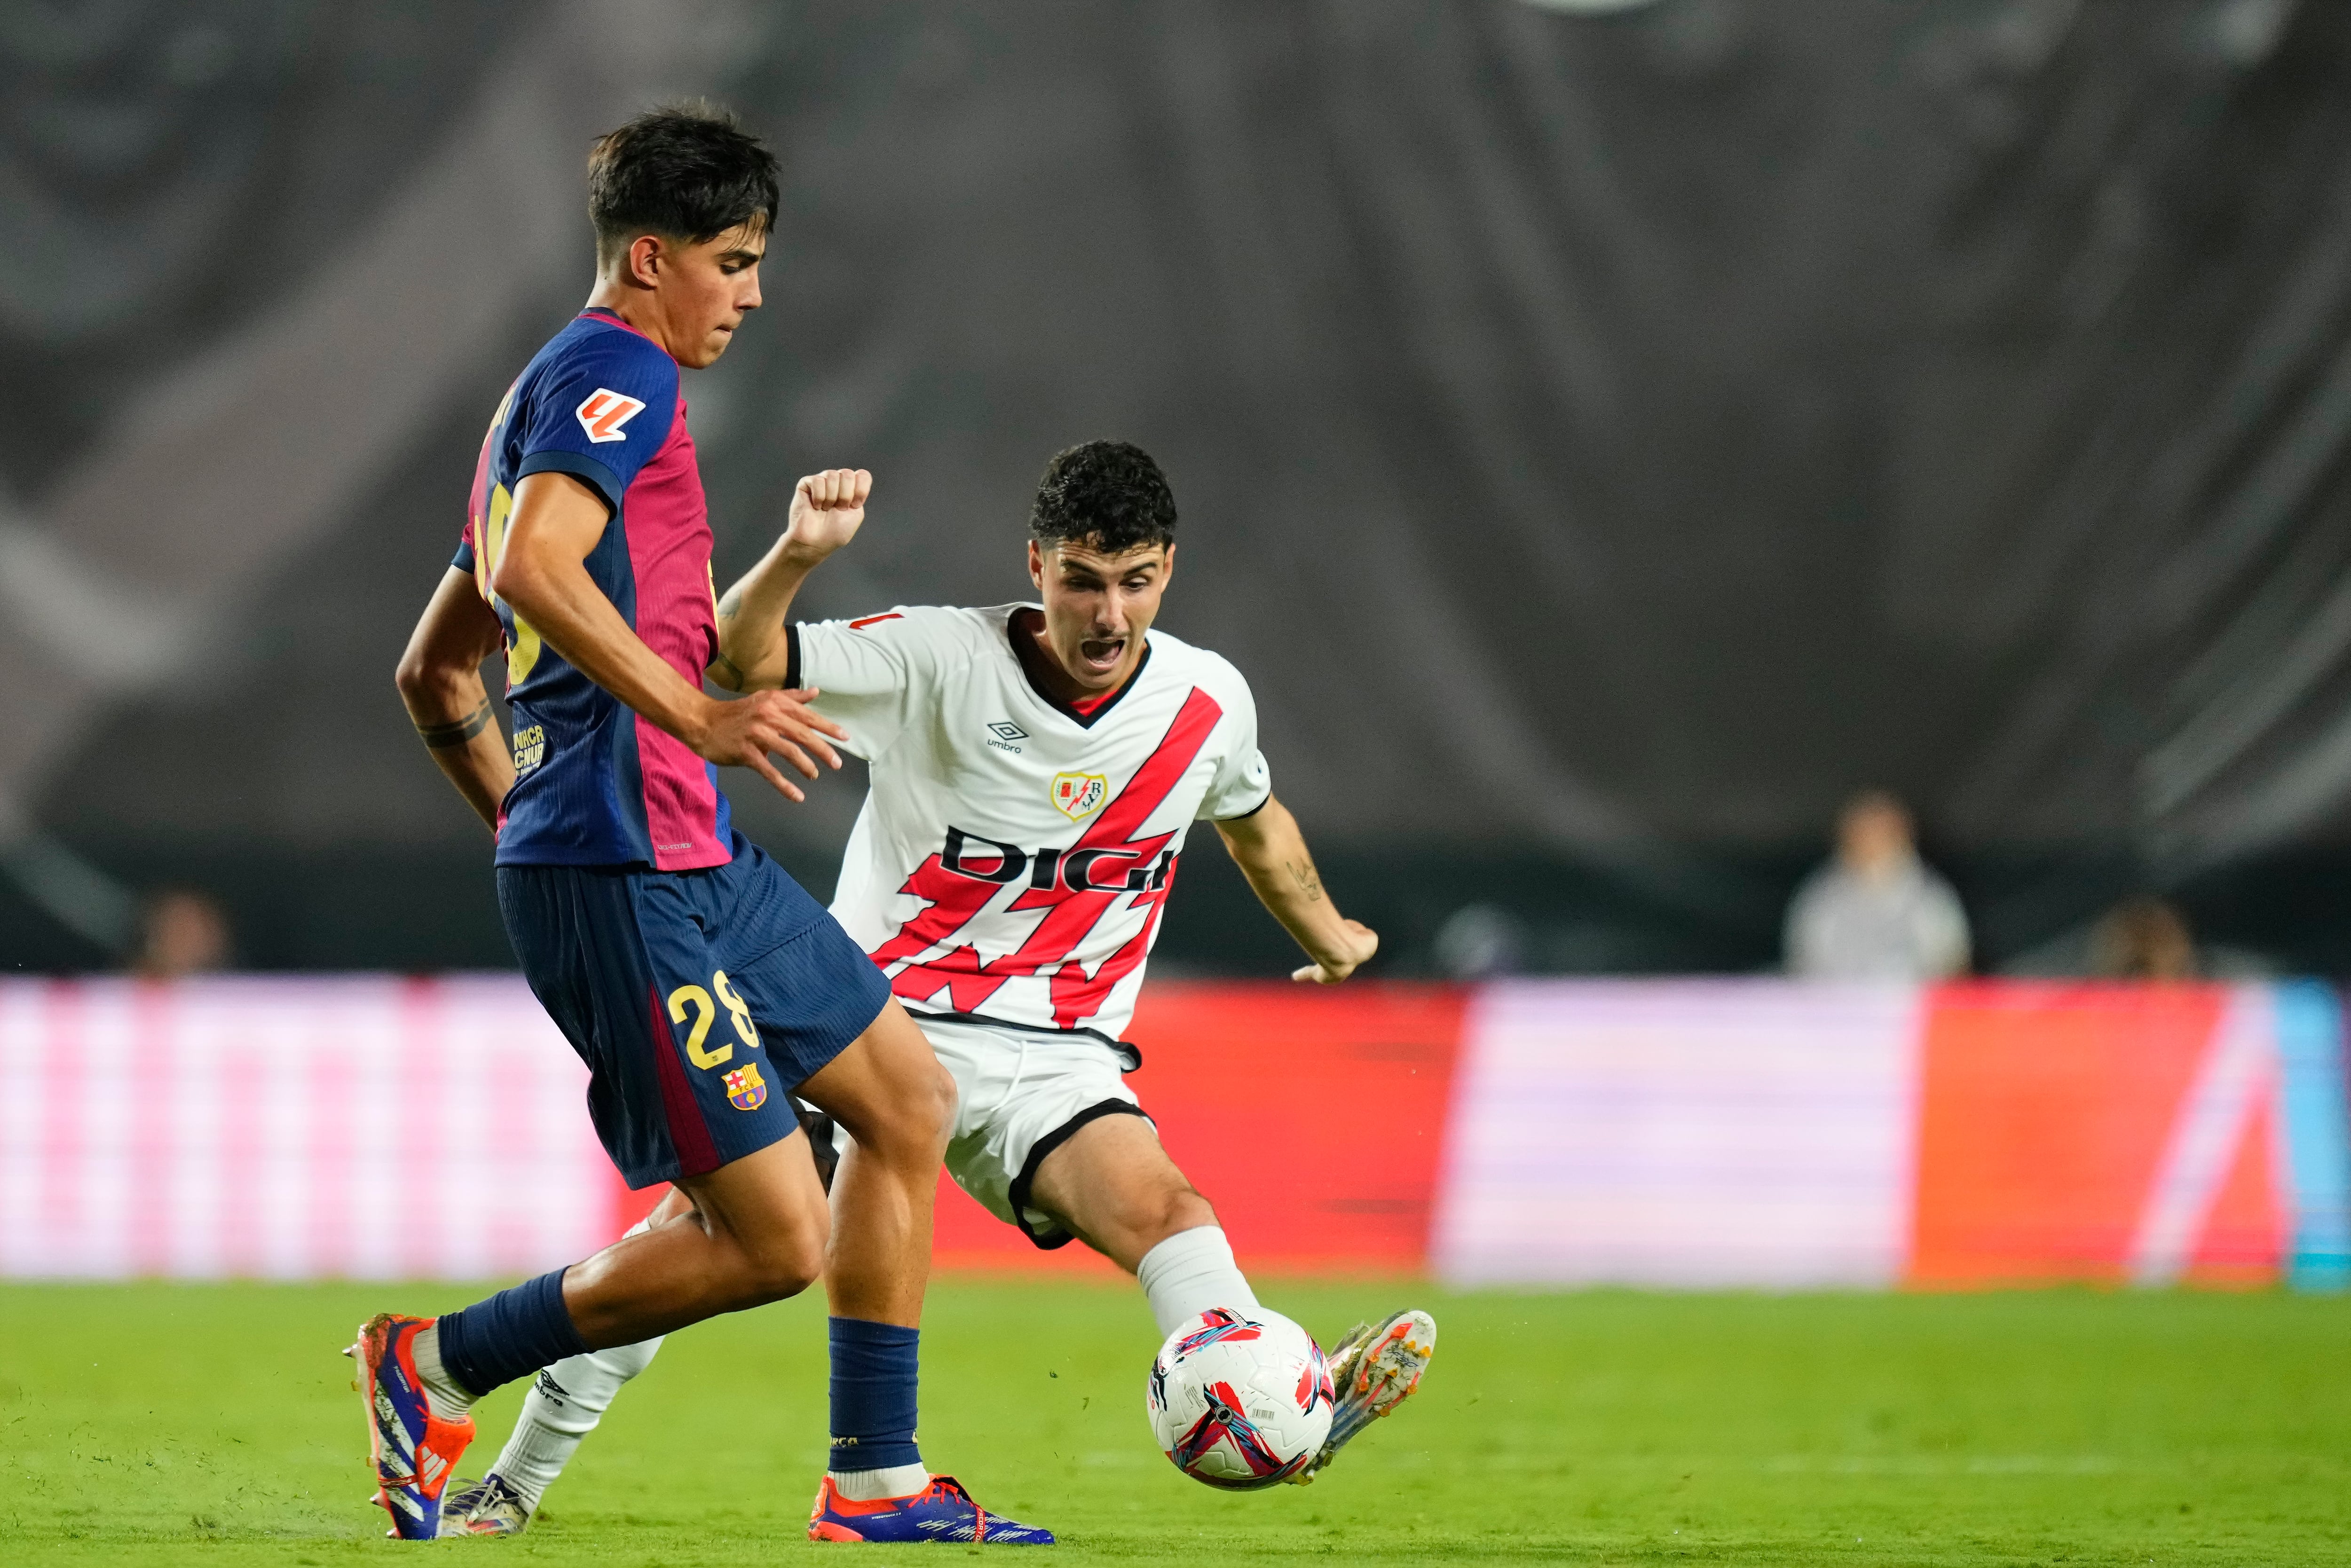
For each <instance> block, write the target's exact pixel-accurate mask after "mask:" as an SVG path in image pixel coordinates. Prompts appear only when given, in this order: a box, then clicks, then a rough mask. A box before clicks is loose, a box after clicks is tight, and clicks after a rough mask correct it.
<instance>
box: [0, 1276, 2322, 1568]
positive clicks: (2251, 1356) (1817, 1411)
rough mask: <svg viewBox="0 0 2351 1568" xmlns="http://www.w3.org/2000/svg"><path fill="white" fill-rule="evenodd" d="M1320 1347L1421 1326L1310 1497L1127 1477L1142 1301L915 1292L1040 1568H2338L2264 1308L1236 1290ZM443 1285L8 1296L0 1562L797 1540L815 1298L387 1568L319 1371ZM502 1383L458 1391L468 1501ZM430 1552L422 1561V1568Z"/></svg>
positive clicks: (2285, 1319) (703, 1549) (374, 1516)
mask: <svg viewBox="0 0 2351 1568" xmlns="http://www.w3.org/2000/svg"><path fill="white" fill-rule="evenodd" d="M1265 1283H1266V1284H1267V1286H1268V1289H1267V1291H1266V1295H1267V1297H1268V1300H1269V1301H1270V1303H1271V1304H1274V1305H1277V1306H1279V1307H1280V1308H1282V1309H1283V1310H1284V1311H1287V1312H1290V1313H1291V1314H1292V1315H1293V1316H1296V1317H1298V1318H1300V1319H1301V1321H1303V1322H1306V1323H1307V1324H1308V1325H1309V1326H1310V1327H1312V1328H1314V1329H1316V1330H1317V1331H1318V1332H1320V1333H1324V1334H1326V1335H1328V1334H1330V1333H1333V1332H1334V1331H1336V1330H1338V1329H1342V1328H1344V1327H1345V1326H1346V1324H1347V1323H1348V1322H1353V1320H1354V1318H1355V1317H1356V1316H1358V1315H1362V1314H1365V1313H1368V1312H1374V1311H1377V1310H1381V1309H1384V1308H1385V1307H1388V1306H1391V1305H1395V1304H1400V1303H1401V1302H1402V1301H1404V1300H1405V1299H1407V1298H1418V1299H1422V1300H1424V1301H1426V1302H1427V1303H1428V1304H1429V1305H1430V1306H1432V1308H1433V1309H1434V1310H1435V1311H1436V1312H1437V1316H1438V1320H1439V1322H1440V1325H1441V1330H1442V1338H1441V1343H1440V1346H1439V1350H1438V1354H1437V1361H1436V1364H1435V1366H1434V1368H1433V1370H1432V1371H1431V1372H1430V1374H1429V1377H1428V1380H1427V1382H1426V1385H1424V1387H1423V1389H1422V1391H1421V1393H1420V1395H1419V1396H1417V1397H1416V1399H1414V1400H1413V1402H1412V1403H1411V1404H1410V1405H1408V1406H1405V1409H1404V1410H1403V1412H1401V1413H1400V1414H1399V1415H1398V1416H1396V1417H1395V1419H1393V1420H1391V1421H1387V1422H1384V1423H1382V1424H1381V1425H1380V1426H1378V1427H1374V1429H1373V1430H1372V1431H1371V1432H1369V1433H1367V1434H1366V1435H1365V1436H1364V1437H1363V1438H1362V1439H1361V1440H1360V1441H1359V1442H1358V1443H1357V1444H1356V1445H1355V1446H1354V1447H1353V1448H1351V1449H1350V1450H1349V1451H1348V1452H1347V1454H1346V1455H1345V1456H1344V1457H1343V1458H1342V1459H1341V1460H1340V1461H1339V1462H1338V1463H1337V1464H1336V1465H1335V1466H1333V1467H1332V1469H1331V1470H1330V1472H1329V1473H1328V1474H1327V1475H1326V1476H1325V1477H1324V1478H1323V1479H1322V1480H1321V1481H1320V1482H1319V1483H1318V1484H1316V1485H1314V1486H1312V1487H1311V1488H1305V1489H1300V1488H1290V1487H1283V1488H1277V1489H1275V1490H1273V1491H1271V1492H1268V1493H1259V1494H1254V1495H1246V1496H1228V1495H1223V1494H1219V1493H1216V1492H1212V1491H1209V1490H1207V1489H1206V1488H1203V1487H1200V1486H1197V1485H1196V1484H1194V1483H1192V1482H1190V1481H1187V1480H1186V1479H1184V1478H1182V1477H1181V1476H1179V1475H1177V1474H1176V1473H1175V1471H1174V1470H1173V1469H1171V1468H1170V1467H1169V1466H1168V1465H1167V1464H1166V1462H1165V1460H1164V1459H1162V1458H1160V1457H1159V1455H1158V1454H1157V1453H1156V1452H1155V1450H1154V1449H1153V1448H1152V1447H1151V1445H1150V1439H1149V1437H1148V1435H1147V1429H1146V1428H1145V1427H1144V1417H1143V1378H1144V1368H1145V1367H1146V1365H1147V1364H1148V1357H1149V1355H1150V1352H1151V1349H1152V1340H1153V1334H1152V1333H1151V1329H1150V1323H1149V1319H1148V1317H1147V1315H1146V1314H1145V1312H1144V1308H1143V1305H1142V1301H1141V1300H1140V1298H1139V1296H1137V1295H1136V1294H1135V1293H1134V1292H1133V1291H1131V1290H1127V1289H1118V1288H1113V1287H1109V1286H1104V1285H1098V1284H1092V1283H1082V1284H1052V1285H1040V1284H1033V1283H1025V1282H1024V1283H1010V1282H988V1281H941V1282H940V1283H939V1284H938V1285H937V1286H936V1287H935V1291H934V1292H933V1295H932V1301H931V1309H930V1320H929V1323H928V1332H927V1333H926V1334H925V1358H924V1361H925V1373H926V1388H925V1396H926V1397H925V1416H924V1426H923V1448H924V1453H925V1458H928V1459H929V1460H930V1462H931V1463H932V1464H933V1465H934V1466H935V1467H936V1468H938V1469H944V1470H949V1471H952V1472H955V1473H956V1474H959V1475H960V1476H961V1477H962V1478H963V1479H965V1480H966V1481H967V1483H968V1484H970V1485H971V1486H972V1488H973V1489H974V1490H975V1491H976V1492H977V1495H978V1496H979V1498H980V1499H981V1500H982V1501H984V1502H985V1503H987V1505H989V1506H991V1507H995V1508H1000V1509H1002V1510H1003V1511H1006V1512H1007V1513H1009V1514H1011V1515H1013V1516H1014V1517H1016V1518H1019V1519H1026V1520H1034V1521H1039V1522H1041V1523H1046V1524H1050V1525H1051V1526H1052V1527H1053V1528H1054V1529H1056V1530H1057V1531H1061V1536H1062V1540H1063V1542H1064V1543H1065V1544H1064V1545H1062V1546H1061V1547H1060V1548H1059V1549H1057V1551H1056V1552H1055V1554H1054V1557H1053V1561H1056V1562H1061V1563H1070V1562H1094V1561H1109V1560H1113V1559H1114V1560H1120V1561H1125V1560H1148V1561H1159V1562H1184V1563H1254V1562H1271V1561H1290V1560H1294V1559H1299V1558H1316V1557H1320V1558H1323V1559H1326V1560H1330V1561H1334V1562H1340V1563H1438V1562H1467V1561H1477V1560H1482V1561H1486V1562H1498V1563H1499V1562H1523V1561H1541V1562H1573V1563H1954V1564H1956V1563H2003V1564H2006V1563H2165V1564H2171V1563H2262V1564H2304V1563H2351V1302H2345V1301H2324V1300H2310V1299H2297V1298H2294V1297H2290V1296H2284V1295H2274V1294H2257V1295H2241V1296H2226V1295H2187V1294H2176V1295H2175V1294H2157V1295H2111V1294H2101V1293H2093V1292H2057V1293H2049V1294H2016V1295H1959V1296H1902V1295H1892V1296H1847V1295H1815V1296H1780V1297H1772V1296H1750V1295H1712V1296H1708V1295H1690V1296H1659V1295H1645V1294H1635V1293H1630V1292H1614V1291H1603V1292H1590V1293H1579V1294H1567V1295H1514V1294H1503V1293H1490V1294H1466V1295H1447V1294H1442V1293H1439V1292H1437V1291H1432V1290H1429V1289H1426V1288H1425V1287H1401V1286H1398V1285H1396V1284H1394V1283H1364V1284H1334V1283H1328V1282H1321V1283H1311V1284H1308V1283H1283V1282H1279V1281H1266V1282H1265ZM473 1293H474V1292H469V1291H464V1290H461V1289H455V1288H451V1287H446V1286H433V1287H406V1288H387V1287H382V1286H350V1285H335V1286H315V1287H312V1286H288V1287H265V1286H225V1287H172V1286H162V1285H141V1286H128V1287H82V1286H11V1287H6V1288H0V1563H6V1564H11V1565H16V1564H34V1563H90V1564H98V1563H107V1564H118V1563H132V1564H135V1563H219V1564H234V1563H272V1564H280V1563H283V1564H295V1563H301V1564H342V1563H357V1562H360V1561H362V1560H366V1561H377V1562H381V1561H385V1560H387V1559H388V1557H398V1556H403V1555H406V1554H409V1553H412V1552H438V1553H444V1554H446V1553H451V1552H466V1553H485V1554H486V1558H485V1559H484V1560H485V1561H486V1560H487V1558H490V1557H495V1558H498V1559H500V1560H517V1561H523V1562H530V1563H542V1562H543V1563H590V1564H606V1563H611V1564H627V1565H629V1568H690V1565H693V1564H703V1563H768V1562H771V1561H776V1560H786V1559H789V1560H794V1561H798V1560H801V1559H802V1557H803V1554H807V1555H809V1556H811V1557H813V1556H822V1557H828V1558H835V1559H837V1558H841V1557H843V1556H849V1555H855V1556H858V1557H860V1558H861V1559H864V1558H872V1559H875V1560H879V1561H883V1562H889V1561H897V1560H899V1559H900V1558H904V1559H905V1560H908V1561H929V1560H931V1559H935V1558H938V1557H941V1556H955V1555H957V1554H958V1553H965V1552H970V1551H973V1550H975V1549H972V1548H966V1547H946V1546H935V1547H915V1548H900V1549H894V1554H893V1551H889V1550H879V1549H861V1548H857V1547H848V1546H822V1545H813V1544H811V1543H810V1542H807V1541H806V1540H805V1539H804V1537H803V1535H802V1528H803V1526H804V1523H805V1521H806V1518H807V1511H808V1503H809V1498H810V1494H811V1493H812V1491H813V1490H814V1488H815V1483H816V1478H817V1473H818V1469H819V1467H820V1464H821V1463H822V1454H823V1439H824V1365H823V1351H822V1339H823V1336H822V1307H821V1305H820V1303H819V1302H817V1301H813V1300H803V1301H793V1302H788V1303H785V1304H784V1305H782V1306H778V1307H773V1308H769V1309H768V1310H766V1311H763V1312H754V1313H749V1314H746V1315H744V1316H741V1317H737V1318H732V1319H726V1320H721V1321H720V1322H714V1323H708V1324H705V1325H703V1326H702V1327H699V1328H696V1329H694V1330H691V1331H689V1332H687V1333H683V1334H680V1335H678V1336H676V1338H675V1339H674V1340H673V1341H672V1342H671V1344H670V1346H669V1349H668V1350H667V1351H666V1353H665V1354H664V1355H663V1357H662V1358H661V1360H660V1361H659V1362H658V1363H657V1364H655V1365H654V1367H653V1371H652V1372H651V1373H649V1374H648V1375H646V1376H645V1377H643V1379H641V1380H640V1381H639V1382H638V1384H637V1385H635V1386H634V1387H632V1389H631V1390H630V1391H629V1393H628V1395H627V1396H624V1397H623V1399H622V1402H621V1404H620V1405H619V1406H618V1407H617V1408H616V1410H615V1411H614V1413H613V1415H612V1416H611V1418H610V1419H609V1420H608V1421H607V1422H606V1423H605V1426H604V1428H603V1430H602V1431H601V1432H600V1433H598V1434H597V1435H596V1437H594V1438H592V1439H590V1443H589V1445H588V1447H587V1448H586V1449H585V1450H584V1451H583V1452H582V1454H581V1456H580V1460H579V1461H578V1463H577V1464H576V1465H575V1466H574V1467H573V1469H572V1470H571V1472H570V1473H569V1475H567V1476H566V1477H565V1478H564V1479H563V1480H562V1481H561V1482H560V1483H559V1485H558V1486H557V1488H556V1490H554V1491H553V1492H551V1493H550V1494H549V1499H548V1502H547V1515H546V1518H545V1519H544V1521H542V1523H541V1525H540V1526H538V1528H536V1529H534V1531H533V1532H532V1533H531V1534H530V1535H529V1536H528V1537H525V1538H524V1539H522V1540H520V1541H515V1542H494V1541H483V1542H444V1543H442V1544H440V1545H436V1546H405V1545H402V1544H399V1543H396V1542H387V1541H385V1540H383V1539H382V1538H381V1531H382V1527H383V1518H382V1515H381V1513H380V1512H378V1511H376V1510H374V1509H371V1508H369V1507H367V1506H366V1505H365V1504H364V1502H363V1499H364V1498H365V1496H366V1494H367V1492H368V1490H369V1486H368V1481H367V1478H366V1476H365V1473H364V1462H363V1458H362V1442H363V1437H362V1430H361V1424H360V1412H359V1406H358V1401H357V1399H356V1398H355V1397H354V1396H352V1395H351V1394H350V1392H349V1391H348V1372H347V1367H348V1364H347V1363H346V1362H344V1361H343V1360H342V1359H341V1358H340V1356H338V1355H337V1354H335V1352H336V1349H337V1347H338V1346H340V1345H341V1344H343V1343H346V1342H347V1341H348V1340H349V1339H350V1330H351V1328H352V1327H353V1325H354V1324H356V1323H357V1322H359V1321H360V1317H361V1315H362V1314H363V1313H365V1312H369V1311H371V1310H374V1309H376V1308H380V1307H398V1308H402V1309H403V1310H411V1311H415V1310H440V1309H444V1308H446V1307H449V1306H454V1305H456V1304H458V1303H459V1302H461V1301H464V1300H465V1299H467V1298H468V1297H469V1296H470V1295H471V1294H473ZM517 1398H518V1390H517V1389H509V1390H507V1391H504V1392H502V1393H501V1394H500V1395H498V1396H496V1397H494V1398H492V1399H491V1400H489V1401H487V1402H486V1406H485V1408H484V1410H483V1413H482V1414H483V1431H484V1435H483V1437H482V1438H481V1439H480V1442H479V1446H478V1447H477V1448H475V1452H474V1454H473V1455H469V1456H468V1458H470V1459H473V1460H474V1461H475V1462H474V1464H473V1465H471V1466H469V1467H468V1469H469V1471H470V1470H471V1469H478V1467H479V1465H480V1464H482V1463H486V1461H487V1459H488V1458H489V1456H490V1455H491V1454H492V1453H494V1452H495V1451H496V1444H497V1442H498V1441H499V1440H500V1439H501V1438H503V1437H504V1435H505V1432H506V1428H507V1422H508V1421H509V1420H510V1419H511V1416H512V1415H513V1412H514V1409H515V1406H516V1404H517ZM440 1560H441V1561H447V1560H448V1559H447V1557H446V1556H445V1555H444V1556H443V1557H442V1558H441V1559H440Z"/></svg>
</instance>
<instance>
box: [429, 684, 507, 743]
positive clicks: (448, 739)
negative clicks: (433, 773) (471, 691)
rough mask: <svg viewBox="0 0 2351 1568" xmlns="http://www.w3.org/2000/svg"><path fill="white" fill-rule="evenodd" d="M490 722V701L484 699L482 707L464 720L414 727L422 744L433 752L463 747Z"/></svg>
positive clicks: (488, 725)
mask: <svg viewBox="0 0 2351 1568" xmlns="http://www.w3.org/2000/svg"><path fill="white" fill-rule="evenodd" d="M492 722H493V716H492V715H491V713H490V700H489V698H487V697H484V698H483V699H482V706H479V707H477V708H475V710H474V711H473V712H472V713H469V714H467V715H466V716H465V717H464V718H459V719H452V720H450V721H449V722H448V723H447V724H420V725H418V726H417V727H416V733H417V734H418V735H421V736H423V737H424V744H425V745H426V746H428V747H432V748H433V749H434V750H435V751H446V750H448V749H449V748H450V747H453V746H463V745H465V743H466V742H468V741H470V740H472V739H473V738H474V737H475V736H477V735H479V734H481V733H482V731H484V730H486V729H487V728H489V727H490V725H491V723H492Z"/></svg>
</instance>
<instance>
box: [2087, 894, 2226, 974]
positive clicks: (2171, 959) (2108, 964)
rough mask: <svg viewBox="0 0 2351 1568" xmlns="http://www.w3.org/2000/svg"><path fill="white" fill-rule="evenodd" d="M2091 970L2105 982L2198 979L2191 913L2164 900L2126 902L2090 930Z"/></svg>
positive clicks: (2113, 909) (2146, 899)
mask: <svg viewBox="0 0 2351 1568" xmlns="http://www.w3.org/2000/svg"><path fill="white" fill-rule="evenodd" d="M2090 970H2091V973H2093V974H2095V975H2096V976H2097V977H2099V978H2100V979H2102V980H2192V979H2194V978H2196V977H2197V974H2198V971H2199V966H2198V965H2197V962H2196V939H2195V937H2193V936H2190V935H2189V930H2188V919H2187V916H2185V915H2181V914H2180V913H2179V908H2178V907H2177V906H2176V905H2174V904H2169V903H2168V902H2166V901H2165V900H2163V899H2160V898H2148V897H2141V898H2126V899H2125V900H2123V901H2122V902H2121V903H2120V904H2116V905H2115V906H2114V907H2113V908H2112V909H2109V910H2108V911H2106V913H2105V915H2102V916H2100V917H2099V920H2098V923H2097V925H2095V926H2093V927H2092V928H2091V930H2090Z"/></svg>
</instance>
